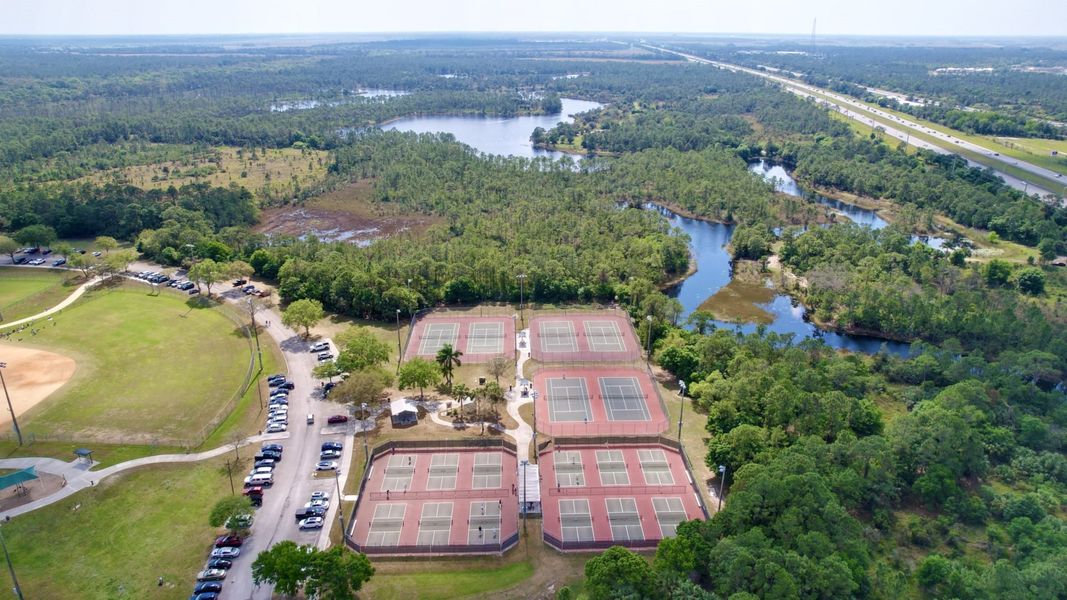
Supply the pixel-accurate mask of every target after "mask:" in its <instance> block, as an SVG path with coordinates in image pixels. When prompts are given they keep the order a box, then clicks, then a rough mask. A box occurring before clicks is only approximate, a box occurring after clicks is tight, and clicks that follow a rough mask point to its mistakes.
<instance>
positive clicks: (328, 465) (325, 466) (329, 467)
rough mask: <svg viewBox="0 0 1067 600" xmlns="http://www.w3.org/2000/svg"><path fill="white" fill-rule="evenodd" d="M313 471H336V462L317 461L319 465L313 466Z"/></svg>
mask: <svg viewBox="0 0 1067 600" xmlns="http://www.w3.org/2000/svg"><path fill="white" fill-rule="evenodd" d="M315 470H316V471H336V470H337V461H335V460H323V461H319V463H318V464H316V465H315Z"/></svg>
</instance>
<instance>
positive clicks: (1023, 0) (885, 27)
mask: <svg viewBox="0 0 1067 600" xmlns="http://www.w3.org/2000/svg"><path fill="white" fill-rule="evenodd" d="M813 20H817V27H816V29H817V33H819V34H822V35H879V36H882V35H919V36H928V35H934V36H1011V37H1015V36H1067V1H1064V0H1012V1H1005V0H892V1H890V2H884V1H878V2H875V1H874V0H760V1H759V2H749V1H744V0H733V1H723V0H535V1H532V0H521V1H518V0H179V1H175V0H0V34H20V35H57V34H58V35H150V34H220V33H236V34H241V33H319V32H330V33H341V32H345V33H348V32H351V33H365V32H366V33H374V32H444V31H455V32H475V31H508V32H519V31H542V32H572V31H575V32H583V31H585V32H588V31H596V32H607V31H625V32H677V33H748V34H770V33H777V34H782V33H784V34H802V35H810V33H811V28H812V21H813Z"/></svg>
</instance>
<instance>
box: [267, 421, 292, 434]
mask: <svg viewBox="0 0 1067 600" xmlns="http://www.w3.org/2000/svg"><path fill="white" fill-rule="evenodd" d="M288 429H289V426H288V425H283V424H282V423H271V424H270V425H267V433H281V432H283V431H286V430H288Z"/></svg>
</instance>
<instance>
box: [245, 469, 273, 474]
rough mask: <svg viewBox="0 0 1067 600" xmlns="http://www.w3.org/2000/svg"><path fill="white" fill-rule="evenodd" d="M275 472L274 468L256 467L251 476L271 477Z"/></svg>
mask: <svg viewBox="0 0 1067 600" xmlns="http://www.w3.org/2000/svg"><path fill="white" fill-rule="evenodd" d="M273 472H274V467H254V468H253V469H252V471H251V472H250V473H249V475H260V474H263V475H269V474H271V473H273Z"/></svg>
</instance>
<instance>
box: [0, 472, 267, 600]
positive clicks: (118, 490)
mask: <svg viewBox="0 0 1067 600" xmlns="http://www.w3.org/2000/svg"><path fill="white" fill-rule="evenodd" d="M229 493H230V487H229V483H228V482H227V478H226V472H225V470H224V469H222V459H221V458H220V459H214V460H210V461H205V462H202V463H195V464H188V465H160V466H154V467H145V468H142V469H137V470H135V471H132V472H129V473H126V474H123V475H119V476H116V477H113V478H109V479H105V480H104V481H101V482H100V483H98V484H97V485H96V486H95V487H90V488H87V489H85V490H82V491H81V492H78V493H77V494H74V495H73V496H71V497H69V498H66V499H64V500H62V501H60V502H57V503H55V504H52V505H50V506H46V507H44V508H41V509H38V510H36V511H33V512H31V513H27V514H25V515H21V516H19V517H15V518H14V519H13V520H12V521H11V522H10V523H5V524H4V531H3V533H4V539H5V541H6V542H7V546H8V549H9V551H10V553H11V559H12V561H13V563H14V566H15V572H16V574H17V575H18V578H19V583H20V584H21V586H22V589H23V592H24V594H25V596H26V597H27V598H38V599H55V600H65V599H68V598H78V599H79V600H105V599H106V600H112V599H131V600H132V599H140V598H159V599H162V600H179V599H184V598H188V597H189V592H190V590H191V589H192V586H193V577H194V576H195V574H196V572H197V571H198V570H199V569H200V568H201V567H202V565H203V564H204V560H205V557H206V556H207V553H208V550H209V548H210V546H211V542H212V536H213V535H214V534H215V533H216V532H215V530H214V529H212V528H211V527H208V525H207V518H208V513H209V512H210V511H211V507H212V505H213V504H214V503H215V502H216V501H217V500H219V499H220V498H222V497H223V496H224V495H225V494H229ZM238 560H239V561H243V563H242V567H243V568H247V565H248V564H249V562H248V560H249V559H247V558H246V557H241V558H239V559H238ZM160 576H162V577H163V579H164V582H165V585H164V586H163V587H157V585H156V578H157V577H160ZM0 587H3V588H4V589H7V590H10V589H11V584H10V578H9V576H8V573H7V570H6V569H4V570H3V573H2V574H0Z"/></svg>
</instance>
